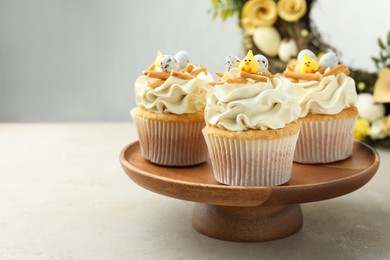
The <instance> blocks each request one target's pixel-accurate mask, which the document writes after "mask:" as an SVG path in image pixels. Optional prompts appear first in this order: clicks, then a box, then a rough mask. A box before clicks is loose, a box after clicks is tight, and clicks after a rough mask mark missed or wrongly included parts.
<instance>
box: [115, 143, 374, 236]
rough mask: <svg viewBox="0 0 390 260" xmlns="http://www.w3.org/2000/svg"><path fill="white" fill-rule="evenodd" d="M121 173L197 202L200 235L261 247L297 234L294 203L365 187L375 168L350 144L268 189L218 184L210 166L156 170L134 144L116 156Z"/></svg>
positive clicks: (366, 152)
mask: <svg viewBox="0 0 390 260" xmlns="http://www.w3.org/2000/svg"><path fill="white" fill-rule="evenodd" d="M120 162H121V165H122V168H123V169H124V171H125V172H126V173H127V175H128V176H129V177H130V178H131V179H132V180H133V181H134V182H135V183H137V184H138V185H140V186H142V187H144V188H146V189H148V190H150V191H153V192H156V193H159V194H162V195H165V196H169V197H173V198H177V199H182V200H189V201H194V202H198V203H197V204H195V207H194V209H193V213H192V226H193V227H194V228H195V229H196V230H197V231H199V232H200V233H202V234H205V235H207V236H210V237H214V238H217V239H223V240H231V241H266V240H274V239H279V238H283V237H286V236H289V235H292V234H294V233H295V232H297V231H298V230H299V229H300V228H301V227H302V223H303V217H302V210H301V206H300V205H299V203H304V202H313V201H320V200H326V199H331V198H335V197H338V196H341V195H344V194H347V193H350V192H352V191H354V190H357V189H359V188H360V187H362V186H363V185H364V184H366V183H367V182H368V181H369V180H370V179H371V178H372V177H373V176H374V174H375V172H376V171H377V169H378V166H379V155H378V153H377V152H376V151H375V150H374V149H372V148H371V147H370V146H368V145H366V144H364V143H360V142H355V144H354V150H353V154H352V157H351V158H349V159H346V160H343V161H339V162H335V163H329V164H321V165H319V164H317V165H307V164H297V163H294V164H293V170H292V177H291V180H290V181H289V182H288V183H286V184H284V185H282V186H274V187H241V186H226V185H222V184H219V183H218V182H217V181H216V180H215V179H214V176H213V173H212V169H211V163H210V162H209V161H208V162H206V163H204V164H201V165H198V166H194V167H182V168H175V167H161V166H158V165H155V164H152V163H150V162H149V161H147V160H145V159H144V158H143V157H142V155H141V151H140V146H139V143H138V141H137V142H134V143H132V144H130V145H128V146H126V147H125V148H124V149H123V150H122V152H121V154H120Z"/></svg>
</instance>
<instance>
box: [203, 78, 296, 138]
mask: <svg viewBox="0 0 390 260" xmlns="http://www.w3.org/2000/svg"><path fill="white" fill-rule="evenodd" d="M206 97H207V105H206V110H205V119H206V123H207V124H209V125H215V126H217V127H219V128H221V129H227V130H231V131H243V130H248V129H261V130H265V129H269V128H270V129H279V128H283V127H284V126H285V125H287V124H289V123H291V122H292V121H294V120H296V119H298V116H299V113H300V107H299V104H298V102H297V101H296V100H295V99H294V98H293V89H292V88H291V84H290V82H289V81H288V80H286V79H284V78H273V79H272V80H270V81H268V82H265V83H264V82H258V83H253V84H224V85H216V86H215V87H214V88H210V90H209V91H208V92H207V96H206Z"/></svg>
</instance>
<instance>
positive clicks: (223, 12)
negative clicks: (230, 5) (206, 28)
mask: <svg viewBox="0 0 390 260" xmlns="http://www.w3.org/2000/svg"><path fill="white" fill-rule="evenodd" d="M228 16H229V10H228V9H223V10H222V11H221V19H222V21H225V20H226V18H228Z"/></svg>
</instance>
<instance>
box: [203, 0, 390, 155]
mask: <svg viewBox="0 0 390 260" xmlns="http://www.w3.org/2000/svg"><path fill="white" fill-rule="evenodd" d="M211 3H212V7H211V9H210V10H209V11H210V12H211V13H212V15H213V18H214V19H216V18H218V17H219V18H221V19H222V20H223V21H224V20H226V19H227V18H229V17H233V16H236V17H238V23H239V27H240V28H241V29H242V32H243V46H244V52H246V51H248V50H249V49H251V50H253V52H254V53H255V54H257V53H261V54H264V55H266V56H267V57H268V60H269V69H270V70H271V71H275V72H277V71H283V70H284V69H285V68H286V65H287V63H288V62H290V61H291V59H293V58H295V57H296V55H297V54H298V51H299V50H302V49H310V50H312V51H313V52H314V53H318V54H319V55H320V54H321V53H324V52H327V51H329V50H332V51H334V52H335V53H338V54H340V52H339V51H337V50H336V49H335V48H334V47H332V46H330V45H329V44H327V43H325V42H324V41H323V40H322V38H321V35H320V33H319V31H318V29H317V28H316V26H315V25H314V24H313V22H312V20H311V18H310V12H311V10H312V7H313V6H314V4H315V3H316V0H211ZM378 45H379V56H378V57H372V60H373V62H374V63H375V65H376V68H377V72H376V73H369V72H367V71H364V70H359V69H354V68H351V77H352V78H354V79H355V82H356V86H357V92H358V93H359V96H358V102H357V106H358V109H359V119H358V121H357V123H356V129H355V138H356V139H357V140H361V141H365V142H367V143H370V144H372V145H375V146H383V147H389V148H390V32H389V34H388V37H387V39H386V40H385V41H383V40H381V39H380V38H379V39H378ZM338 56H339V57H340V55H338Z"/></svg>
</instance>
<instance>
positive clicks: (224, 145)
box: [203, 130, 298, 186]
mask: <svg viewBox="0 0 390 260" xmlns="http://www.w3.org/2000/svg"><path fill="white" fill-rule="evenodd" d="M203 135H204V137H205V139H206V143H207V146H208V149H209V154H210V159H211V163H212V167H213V173H214V177H215V179H216V180H217V181H218V182H220V183H223V184H227V185H235V186H275V185H280V184H283V183H286V182H288V181H289V180H290V177H291V170H292V163H293V161H292V160H293V156H294V149H295V145H296V141H297V138H298V133H297V134H295V135H292V136H289V137H285V138H281V139H274V140H241V139H229V138H224V137H218V136H215V135H209V134H207V132H206V131H205V130H203Z"/></svg>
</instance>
